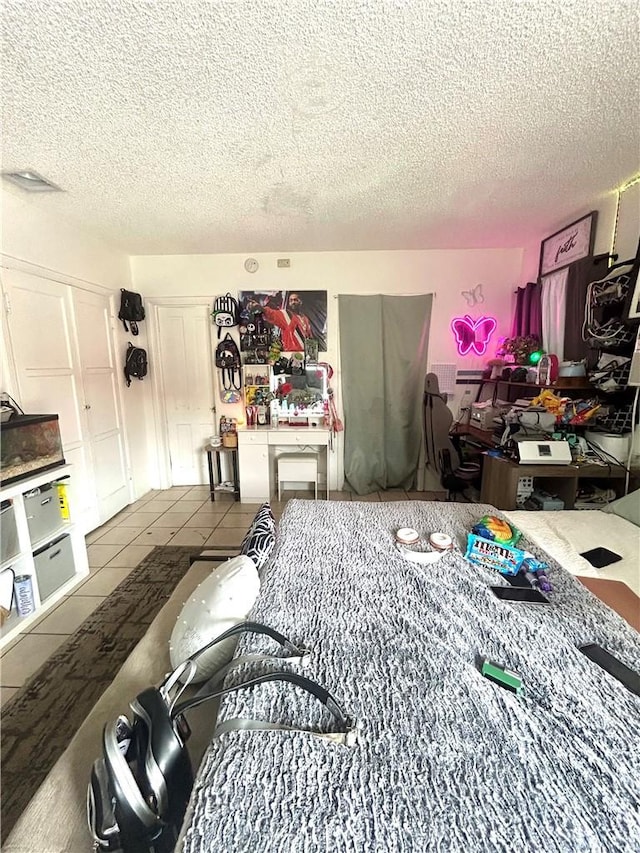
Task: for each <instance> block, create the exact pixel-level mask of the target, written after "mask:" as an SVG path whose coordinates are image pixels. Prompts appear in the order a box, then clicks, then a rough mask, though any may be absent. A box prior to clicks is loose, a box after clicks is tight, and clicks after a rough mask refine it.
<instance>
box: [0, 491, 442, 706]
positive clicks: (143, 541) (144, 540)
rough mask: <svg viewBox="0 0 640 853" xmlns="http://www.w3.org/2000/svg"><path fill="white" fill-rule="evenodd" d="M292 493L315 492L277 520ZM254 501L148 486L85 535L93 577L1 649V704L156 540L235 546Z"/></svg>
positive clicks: (393, 495)
mask: <svg viewBox="0 0 640 853" xmlns="http://www.w3.org/2000/svg"><path fill="white" fill-rule="evenodd" d="M292 497H300V498H312V497H313V493H312V492H306V491H305V492H292V491H289V492H286V493H284V494H283V498H284V499H283V500H282V501H280V502H278V501H273V502H272V504H271V506H272V508H273V512H274V515H275V516H276V517H277V518H279V517H280V515H281V514H282V511H283V509H284V507H285V505H286V503H287V500H289V499H290V498H292ZM331 498H332V499H333V500H351V498H352V495H351V493H349V492H332V493H331ZM436 498H437V499H443V498H444V494H437V495H436V494H432V493H429V492H404V491H401V490H389V491H387V492H374V493H373V494H371V495H365V496H364V497H362V496H360V497H356V500H361V501H362V500H364V501H398V500H407V499H409V500H434V499H436ZM256 509H257V506H256V505H255V504H243V503H236V502H234V500H233V497H232V496H231V495H227V494H219V495H216V500H215V502H214V503H211V500H210V497H209V490H208V488H207V487H206V486H193V487H191V486H184V487H182V486H174V487H173V488H171V489H166V490H163V491H151V492H149V493H148V494H147V495H145V496H144V497H143V498H141V499H140V500H138V501H136V502H135V503H134V504H131V505H130V506H128V507H126V509H124V510H123V511H122V512H120V513H118V515H116V516H115V517H114V518H112V519H111V520H110V521H109V522H107V524H105V525H103V526H102V527H100V528H98V529H97V530H94V531H93V532H92V533H90V534H89V535H88V536H87V552H88V555H89V568H90V574H89V576H88V578H86V579H85V580H84V581H83V582H82V583H81V584H80V585H79V586H77V587H75V588H74V590H73V592H72V593H71V594H70V595H68V596H66V597H65V598H63V599H62V600H61V601H60V602H59V603H58V604H56V605H55V606H54V607H53V608H51V609H50V610H48V611H47V612H46V613H45V614H44V615H43V616H42V617H41V618H40V619H39V620H38V621H37V622H34V623H33V624H32V625H31V626H30V627H29V629H28V630H27V631H25V632H24V633H23V634H21V635H20V636H19V637H16V639H15V640H14V642H13V643H10V644H9V645H7V646H5V648H4V649H3V650H2V658H1V659H0V697H1V702H2V703H4V702H5V701H6V700H7V699H9V698H10V697H11V696H12V695H13V694H14V693H16V691H17V690H18V689H19V688H20V687H21V686H22V685H23V684H24V683H25V681H26V680H27V679H28V678H29V677H30V676H31V675H33V673H34V672H35V671H36V670H37V669H38V668H39V667H40V666H41V665H42V664H43V663H44V662H45V660H46V659H47V658H48V657H49V656H50V655H51V654H52V653H53V652H55V650H56V649H57V648H58V646H60V645H61V644H62V643H63V642H64V641H65V640H66V639H67V637H68V636H69V635H70V634H73V633H74V631H75V630H76V629H77V628H78V627H79V626H80V625H81V623H82V622H83V621H84V620H85V619H86V618H87V617H88V616H89V615H90V614H91V613H92V612H93V610H95V608H96V607H97V606H98V605H99V604H101V602H102V601H104V599H105V598H106V597H107V596H108V595H109V594H110V593H111V592H113V590H114V589H115V587H116V586H117V585H118V584H119V583H120V581H122V580H123V579H124V578H125V577H126V576H127V575H128V574H129V572H131V570H132V569H133V568H135V566H137V565H138V564H139V563H140V561H141V560H143V559H144V557H146V556H147V554H148V553H149V552H150V551H152V550H153V548H154V547H155V546H156V545H193V546H194V548H201V547H203V546H206V545H218V546H223V547H230V548H236V547H238V546H239V545H240V543H241V542H242V539H243V538H244V535H245V533H246V530H247V527H248V526H249V524H250V523H251V521H252V520H253V517H254V514H255V512H256Z"/></svg>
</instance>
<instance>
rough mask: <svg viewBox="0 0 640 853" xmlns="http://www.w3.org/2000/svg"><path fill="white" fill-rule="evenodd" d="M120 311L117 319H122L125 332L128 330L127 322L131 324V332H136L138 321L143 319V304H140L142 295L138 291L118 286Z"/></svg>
mask: <svg viewBox="0 0 640 853" xmlns="http://www.w3.org/2000/svg"><path fill="white" fill-rule="evenodd" d="M120 294H121V295H120V311H119V312H118V319H119V320H122V325H123V326H124V330H125V332H128V331H129V328H128V326H127V323H129V324H130V326H131V334H132V335H137V334H138V323H139V322H140V321H141V320H144V306H143V304H142V296H140V294H139V293H134V292H133V291H132V290H125V289H124V288H123V287H121V288H120Z"/></svg>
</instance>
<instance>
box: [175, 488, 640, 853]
mask: <svg viewBox="0 0 640 853" xmlns="http://www.w3.org/2000/svg"><path fill="white" fill-rule="evenodd" d="M490 511H492V508H490V507H487V506H483V505H478V504H475V505H472V504H469V505H465V504H446V503H429V502H419V501H409V502H398V503H382V504H376V503H364V502H362V503H361V502H352V503H347V502H312V501H299V500H294V501H290V502H289V504H288V505H287V509H286V511H285V513H284V515H283V517H282V520H281V522H280V528H279V542H278V545H277V549H276V552H275V556H274V559H273V560H272V562H271V563H270V564H269V566H268V567H267V568H266V569H265V570H264V573H263V577H262V588H261V593H260V596H259V598H258V600H257V602H256V605H255V606H254V609H253V611H252V613H251V618H252V619H255V620H258V621H262V622H266V623H268V624H270V625H272V626H273V627H275V628H277V629H278V630H280V631H282V632H283V633H284V634H286V635H288V636H289V637H290V638H291V639H292V640H294V641H299V642H301V643H303V644H306V645H308V646H310V647H311V649H312V655H311V660H310V663H309V665H308V666H307V667H306V668H305V669H304V670H298V671H301V672H302V673H303V674H305V675H307V676H309V677H311V678H313V679H315V680H317V681H319V682H320V683H322V684H324V685H325V686H326V687H327V688H328V689H329V690H330V691H331V692H332V693H333V694H334V695H335V696H336V697H337V698H338V699H339V700H342V702H343V704H344V705H345V706H346V708H347V710H348V711H349V712H350V713H352V714H353V715H354V716H355V717H356V718H357V720H358V723H359V734H358V743H357V745H356V746H353V747H345V746H336V745H333V744H330V743H327V742H325V741H322V740H319V739H316V738H313V737H311V736H310V735H308V734H304V733H295V732H283V731H278V732H274V731H270V732H246V731H235V732H229V733H226V734H222V735H221V736H220V737H218V738H216V739H214V740H213V741H212V743H211V744H210V746H209V747H208V749H207V751H206V753H205V755H204V758H203V761H202V764H201V766H200V769H199V772H198V774H197V778H196V784H195V786H194V789H193V793H192V797H191V803H190V806H189V810H188V814H187V818H186V821H185V825H184V827H183V832H182V835H181V839H180V842H179V845H178V848H177V849H179V850H181V851H183V853H204V852H205V851H210V850H220V851H235V853H243V852H245V853H255V851H261V853H276V851H277V853H319V851H320V852H321V851H335V853H343V851H344V853H347V851H349V853H369V851H394V853H395V851H416V853H417V851H426V850H434V851H463V850H464V851H486V850H491V851H527V853H529V851H546V853H548V852H549V851H563V853H575V851H616V853H620V851H631V850H634V851H636V850H637V849H638V838H640V788H639V786H638V779H639V778H640V697H638V696H636V695H634V694H633V693H631V692H630V691H628V690H626V689H625V688H624V687H623V686H622V685H621V684H620V683H619V682H618V681H616V680H615V679H613V678H612V677H611V676H609V675H608V674H607V673H605V672H604V671H603V670H601V669H600V668H599V667H597V666H596V665H595V664H593V663H591V661H589V660H588V659H587V658H586V657H585V656H584V655H583V654H581V653H580V652H579V651H578V646H580V645H583V644H587V643H598V644H600V645H602V646H604V647H606V648H607V649H608V650H609V651H610V652H611V653H612V654H614V655H616V657H618V658H620V659H621V660H622V661H624V662H625V663H626V664H627V666H629V667H631V668H632V669H634V670H635V671H636V672H639V671H640V642H639V636H638V634H637V633H636V632H635V631H634V630H633V629H632V628H631V627H630V626H629V625H628V624H627V623H626V622H624V621H623V620H622V619H621V618H620V617H618V616H617V615H616V614H615V613H613V612H612V611H611V610H610V609H609V608H607V607H606V606H605V605H604V604H602V603H601V602H600V601H599V600H597V599H596V598H595V597H594V596H593V595H592V594H591V593H590V592H589V591H588V590H587V589H585V588H584V587H583V586H582V585H581V584H580V583H579V582H578V581H577V580H576V579H575V578H574V577H572V575H571V574H570V573H569V572H568V571H565V570H564V569H561V568H560V567H559V566H558V565H557V563H556V562H555V561H554V560H550V563H551V573H550V575H551V579H552V582H553V584H554V587H555V592H554V593H553V596H552V604H551V605H550V606H546V605H545V606H536V605H528V604H507V603H504V602H500V601H498V600H497V599H496V598H495V597H494V596H493V595H492V593H491V592H490V590H489V586H490V585H491V584H494V585H495V584H496V583H504V581H503V580H502V579H501V578H500V577H499V576H497V575H496V574H495V573H493V572H491V571H489V570H482V569H478V568H475V567H472V566H471V565H469V564H468V563H467V562H466V561H465V560H464V559H463V557H462V555H461V553H460V552H459V551H456V552H452V553H450V554H448V555H447V556H445V557H444V558H443V559H442V560H441V561H440V562H438V563H436V564H435V565H432V566H421V565H417V564H415V563H411V562H409V561H407V560H405V559H404V558H403V557H401V556H400V555H399V554H398V552H397V551H396V550H395V547H394V537H393V532H394V531H395V529H397V528H399V527H405V526H411V527H415V528H416V529H417V530H419V531H420V532H421V533H429V532H433V531H436V530H437V531H442V532H444V533H447V534H449V535H450V536H452V537H453V538H454V540H456V541H458V542H459V543H460V545H461V546H462V545H463V543H464V540H465V538H466V536H465V534H466V531H468V530H469V528H470V527H471V525H472V524H473V522H474V521H476V520H477V519H478V517H479V516H481V515H482V514H484V513H485V512H490ZM525 545H526V547H528V548H529V550H531V551H532V552H533V553H534V554H535V555H536V556H539V557H541V558H544V557H545V553H544V551H543V550H542V548H541V547H540V545H539V544H536V542H535V541H534V540H533V539H525ZM266 650H267V646H265V645H263V644H262V643H260V642H258V641H255V640H252V641H250V640H243V641H242V642H241V644H240V645H239V648H238V654H242V653H246V652H248V651H266ZM484 658H489V659H491V660H493V661H496V662H498V663H500V664H502V665H506V666H508V667H509V668H510V669H513V670H515V671H517V672H519V673H520V674H522V676H523V678H524V683H525V688H526V692H525V694H524V695H523V696H516V695H514V694H512V693H510V692H508V691H507V690H505V689H503V688H501V687H500V686H498V685H496V684H494V683H493V682H491V681H489V680H487V679H486V678H483V677H482V675H481V674H480V672H479V664H480V661H481V660H482V659H484ZM233 677H234V678H241V677H242V670H239V671H238V672H236V673H235V674H234V676H233ZM236 716H240V717H252V718H263V719H271V720H273V721H277V722H281V723H288V724H293V725H295V724H302V723H311V724H313V725H314V726H317V727H318V728H319V729H322V728H329V727H330V720H329V719H328V718H327V717H325V716H323V715H322V713H321V711H320V710H319V707H317V706H316V705H315V704H313V702H312V701H311V700H309V699H308V697H306V696H305V695H304V694H302V693H299V692H298V691H297V689H296V688H293V687H291V686H289V685H287V686H286V687H278V686H275V685H270V684H267V685H261V686H260V687H258V688H255V689H253V690H251V691H242V692H241V693H238V694H234V695H232V696H230V697H228V698H225V699H224V700H223V702H222V704H221V708H220V719H227V718H231V717H236Z"/></svg>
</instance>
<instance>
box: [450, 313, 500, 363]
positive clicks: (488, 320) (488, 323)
mask: <svg viewBox="0 0 640 853" xmlns="http://www.w3.org/2000/svg"><path fill="white" fill-rule="evenodd" d="M497 325H498V324H497V322H496V320H495V318H494V317H480V318H479V319H478V320H474V319H473V318H472V317H470V316H469V315H468V314H465V315H464V317H454V318H453V320H452V321H451V328H452V329H453V334H454V336H455V339H456V346H457V347H458V352H459V353H460V355H467V353H469V352H471V351H473V352H474V353H476V354H477V355H484V354H485V352H486V351H487V347H488V345H489V341H490V340H491V335H492V334H493V333H494V332H495V330H496V326H497Z"/></svg>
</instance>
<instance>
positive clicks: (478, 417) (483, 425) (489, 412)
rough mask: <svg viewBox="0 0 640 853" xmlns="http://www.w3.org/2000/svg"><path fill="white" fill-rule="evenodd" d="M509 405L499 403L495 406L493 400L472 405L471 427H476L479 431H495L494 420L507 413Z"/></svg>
mask: <svg viewBox="0 0 640 853" xmlns="http://www.w3.org/2000/svg"><path fill="white" fill-rule="evenodd" d="M509 405H510V404H508V403H507V404H501V403H499V402H498V403H497V405H495V406H494V405H493V403H492V402H491V400H486V401H485V402H484V403H472V404H471V416H470V418H469V424H470V426H474V427H476V428H477V429H485V430H489V429H493V428H494V423H493V421H494V418H497V417H499V416H500V415H501V414H502V413H503V412H505V411H506V410H507V409H508V408H509Z"/></svg>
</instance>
